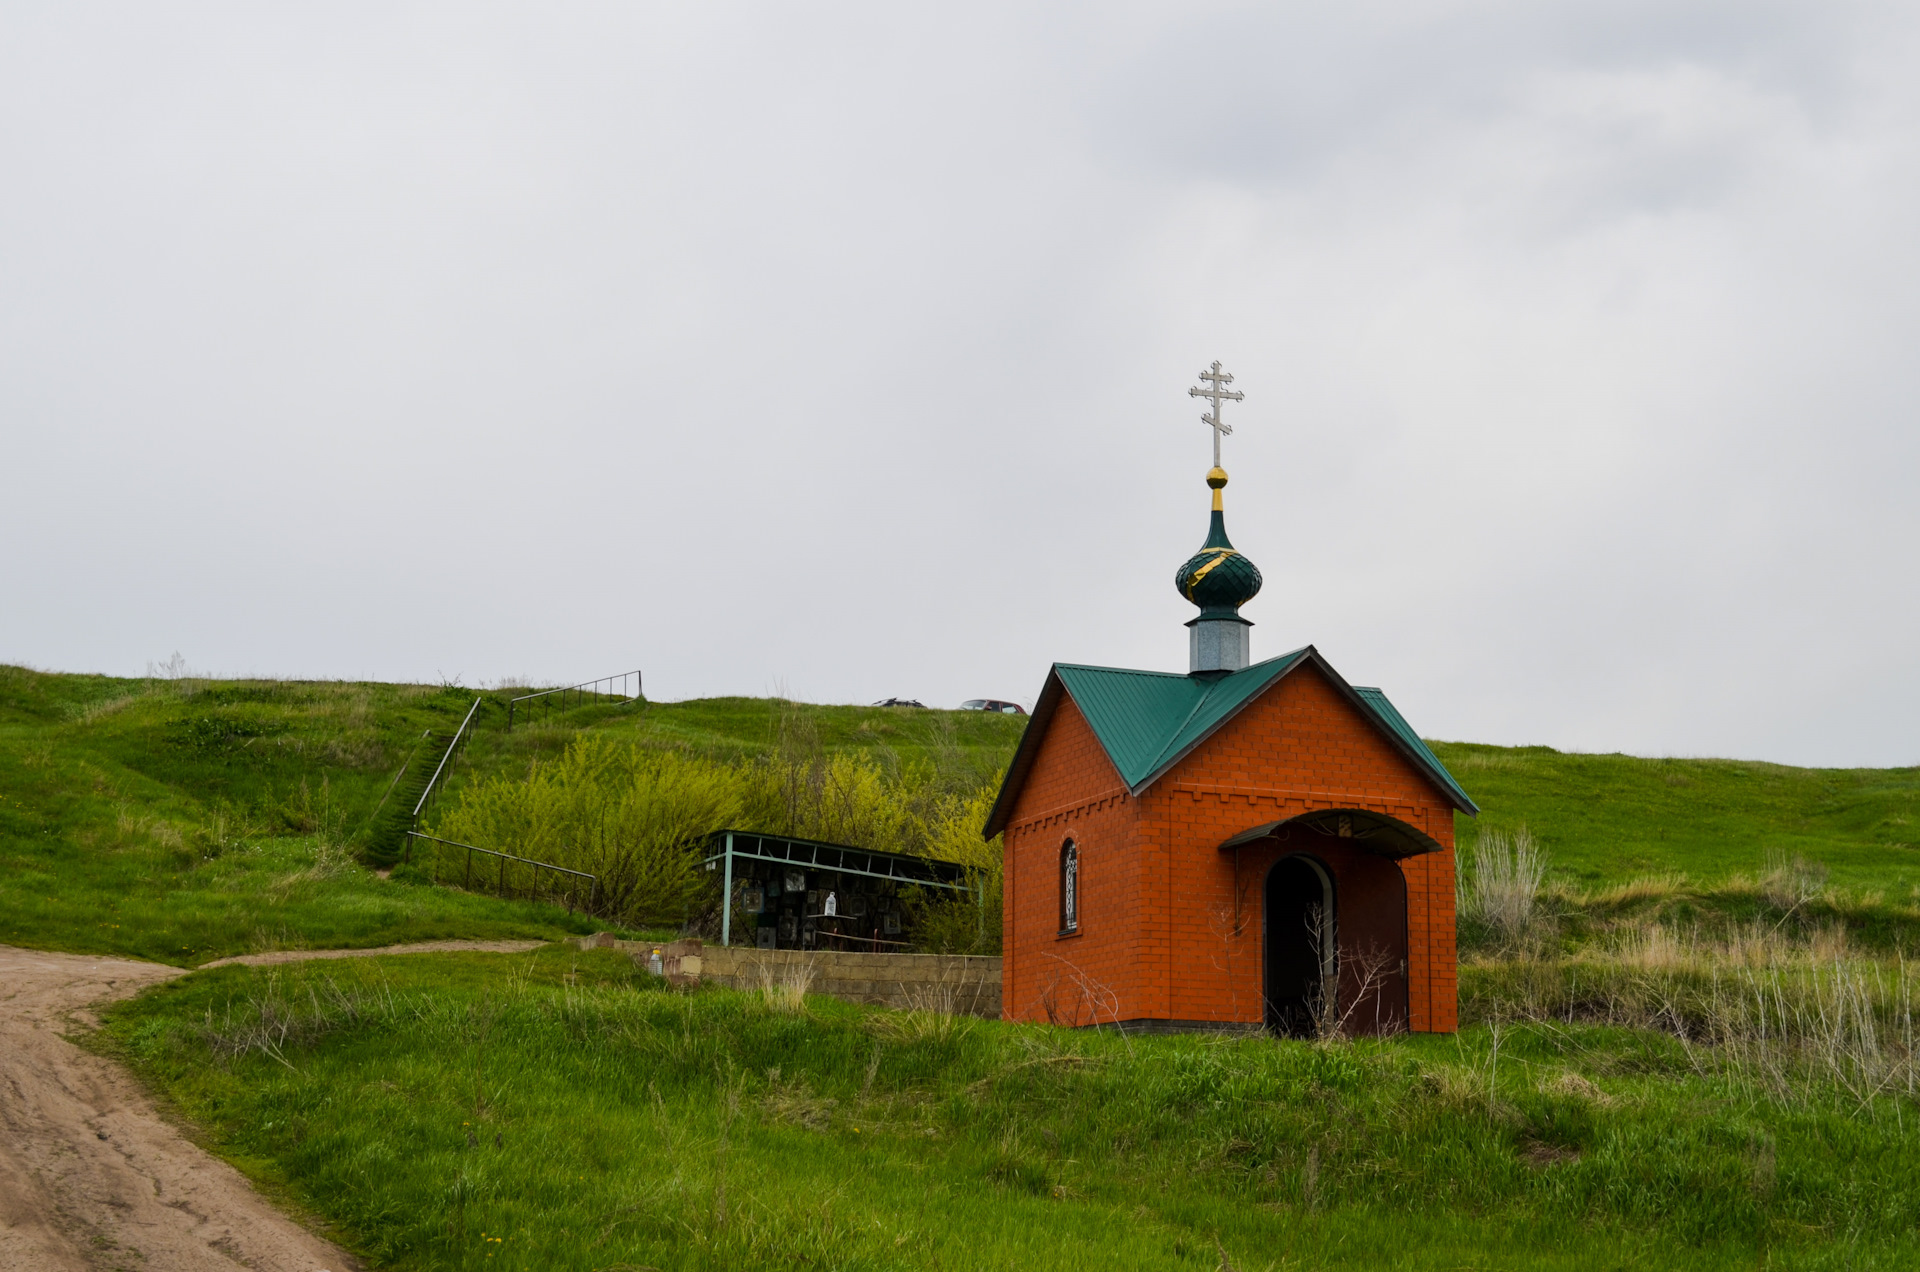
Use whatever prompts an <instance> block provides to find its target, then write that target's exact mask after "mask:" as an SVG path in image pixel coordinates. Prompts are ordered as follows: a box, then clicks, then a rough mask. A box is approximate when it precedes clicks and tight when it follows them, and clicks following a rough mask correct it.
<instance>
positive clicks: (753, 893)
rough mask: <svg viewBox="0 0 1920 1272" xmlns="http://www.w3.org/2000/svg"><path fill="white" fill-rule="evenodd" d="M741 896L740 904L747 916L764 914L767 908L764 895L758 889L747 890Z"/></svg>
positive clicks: (765, 895)
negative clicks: (744, 908)
mask: <svg viewBox="0 0 1920 1272" xmlns="http://www.w3.org/2000/svg"><path fill="white" fill-rule="evenodd" d="M741 896H742V898H743V901H742V904H743V905H744V906H745V907H746V911H747V913H748V914H761V913H764V912H765V910H766V908H767V894H766V893H764V892H762V891H761V890H760V889H758V888H748V889H747V890H746V891H745V892H744V893H742V894H741Z"/></svg>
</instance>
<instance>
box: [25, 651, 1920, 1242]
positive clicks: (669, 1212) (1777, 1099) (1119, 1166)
mask: <svg viewBox="0 0 1920 1272" xmlns="http://www.w3.org/2000/svg"><path fill="white" fill-rule="evenodd" d="M475 696H476V695H475V694H474V693H473V692H472V691H469V690H462V689H459V688H457V687H446V686H404V685H379V684H338V683H294V682H216V683H206V682H196V681H167V680H115V679H109V678H106V677H91V676H62V675H52V674H46V673H39V672H32V671H26V670H22V669H17V668H6V669H0V940H4V941H8V942H13V943H18V944H24V945H33V946H41V947H52V948H63V949H73V950H87V951H100V952H112V953H122V954H135V955H140V956H144V957H149V958H155V959H160V960H162V961H166V962H171V963H177V964H184V965H193V964H198V963H201V962H204V961H206V960H208V959H211V958H214V957H217V956H219V955H222V954H228V953H234V952H238V951H241V950H245V949H249V948H255V947H261V946H273V945H290V946H299V945H311V946H321V945H355V946H367V945H379V944H385V943H388V942H392V941H400V940H411V939H422V938H428V937H445V936H474V937H478V936H515V935H523V936H534V937H546V938H552V937H557V936H561V935H564V934H566V933H567V932H569V931H573V930H584V929H585V928H587V927H588V926H590V925H589V924H587V923H585V922H584V921H579V920H575V921H572V922H569V920H568V918H567V916H566V915H565V914H564V913H563V912H561V911H558V910H555V909H553V908H551V907H544V906H535V905H527V904H516V903H508V902H502V901H500V900H497V899H495V898H491V897H487V896H482V895H470V894H465V893H462V892H459V891H456V890H452V889H446V888H440V887H435V886H430V885H428V884H427V883H425V882H424V881H422V880H420V879H418V878H417V877H415V876H412V875H410V874H409V871H408V869H407V868H405V867H403V868H401V869H399V870H396V871H394V872H393V876H392V877H391V878H388V877H383V876H382V874H381V873H379V872H377V871H375V870H372V869H369V868H368V867H367V866H366V865H365V864H363V863H362V861H361V860H360V854H361V851H362V849H364V848H365V847H366V845H367V844H368V843H369V841H370V839H371V838H372V837H373V836H375V835H376V833H377V829H378V821H379V818H378V817H377V816H376V810H378V809H379V806H380V803H381V799H382V797H383V794H384V792H386V791H387V790H388V789H389V788H391V787H393V786H394V779H395V775H396V773H397V772H398V771H399V770H400V769H401V766H402V765H403V764H405V763H407V762H408V758H409V756H411V755H417V754H419V753H420V750H421V747H422V746H423V745H426V746H429V747H430V746H431V743H430V742H429V743H423V741H422V735H423V734H424V733H427V732H429V731H432V732H434V733H435V734H436V735H438V736H440V737H443V738H444V737H445V736H446V735H448V734H449V733H450V732H451V730H452V729H453V728H454V727H456V726H457V724H458V722H459V721H460V719H462V718H463V717H464V715H465V713H466V712H467V710H468V708H469V707H470V706H471V705H472V702H473V699H474V697H475ZM479 696H481V697H482V699H483V703H482V708H481V712H480V715H479V717H478V718H479V720H480V724H481V728H480V731H479V733H478V734H477V735H476V736H475V738H474V741H473V743H472V745H471V746H470V747H469V748H468V749H467V750H466V751H465V752H464V753H463V754H462V755H461V757H460V759H459V762H458V764H457V765H456V767H455V770H454V781H455V782H456V784H458V783H469V782H473V781H476V780H479V779H484V778H486V777H488V776H491V775H498V774H511V773H515V772H517V771H520V770H522V769H524V767H525V766H526V765H527V764H528V763H530V762H531V761H533V760H534V759H536V758H539V757H543V756H551V755H555V754H558V753H559V752H560V751H561V750H562V749H563V748H565V747H566V746H567V745H568V744H569V742H570V741H571V740H572V739H574V738H576V737H578V736H580V735H581V733H582V731H583V730H593V731H598V732H603V733H606V734H608V735H612V736H616V737H628V738H632V739H634V740H636V741H639V742H641V743H644V744H646V745H653V746H670V747H679V748H686V749H688V750H691V751H693V752H696V753H698V754H701V755H706V756H710V757H714V758H719V759H742V758H750V757H754V756H760V755H774V754H777V753H779V752H780V751H781V749H782V748H790V747H793V746H795V745H797V744H798V745H806V746H816V745H817V746H818V747H820V748H824V749H826V750H829V751H831V750H847V749H854V750H858V751H860V752H861V753H863V754H865V755H867V756H870V757H872V758H873V759H874V760H876V761H877V762H878V764H879V765H880V767H882V768H883V769H885V770H887V771H890V772H899V773H906V772H908V771H910V770H916V768H917V767H921V766H931V767H937V768H939V769H941V770H942V771H945V772H950V773H961V774H963V775H964V774H971V775H974V776H978V777H980V779H981V780H983V781H984V780H987V779H989V778H991V776H992V775H994V774H996V773H997V772H999V771H1000V769H1001V768H1002V767H1004V764H1005V762H1006V760H1007V758H1008V757H1009V756H1010V754H1011V751H1012V748H1013V746H1014V745H1015V744H1016V743H1017V740H1018V737H1019V733H1020V729H1021V727H1022V725H1023V723H1024V721H1022V720H1020V719H1017V718H1008V717H1000V716H985V715H979V714H972V713H953V712H933V711H915V710H903V709H879V708H866V707H802V706H796V705H794V704H790V703H781V702H770V701H766V700H757V699H717V700H710V701H702V702H687V703H672V704H667V703H643V704H634V705H631V706H620V707H616V706H600V707H588V708H582V709H579V710H577V711H573V712H570V713H567V714H565V715H561V716H555V717H552V718H550V719H547V720H544V721H541V722H539V723H537V724H535V725H533V726H531V727H518V726H517V727H516V728H515V729H514V731H513V732H512V733H511V734H508V733H507V732H505V730H504V728H503V725H504V697H503V695H500V694H495V693H489V694H484V695H479ZM1435 749H1436V750H1437V751H1438V752H1439V754H1440V755H1441V757H1442V758H1443V759H1444V760H1445V761H1446V762H1447V764H1448V765H1449V766H1450V767H1451V768H1452V769H1453V770H1454V772H1455V773H1456V774H1457V775H1458V776H1459V777H1460V779H1461V780H1462V782H1463V783H1464V784H1465V785H1466V787H1467V789H1468V790H1469V791H1470V792H1472V793H1473V795H1474V796H1475V798H1476V799H1477V800H1478V801H1479V802H1480V803H1481V805H1482V806H1483V808H1484V809H1485V814H1484V816H1483V817H1482V818H1480V819H1478V820H1477V821H1475V820H1471V819H1461V821H1460V823H1459V837H1460V841H1461V844H1462V846H1463V848H1466V849H1468V850H1469V851H1468V852H1467V854H1466V856H1467V857H1468V858H1471V856H1472V853H1471V848H1472V845H1473V844H1474V843H1475V842H1476V841H1477V840H1478V839H1479V838H1480V837H1481V836H1482V835H1485V834H1488V833H1490V832H1492V833H1503V832H1512V831H1515V830H1517V829H1519V828H1521V827H1525V828H1526V829H1527V830H1528V831H1529V832H1530V833H1531V834H1532V835H1533V836H1534V837H1535V838H1536V839H1537V841H1538V842H1539V843H1540V844H1541V845H1542V846H1543V848H1544V851H1545V853H1546V854H1547V860H1548V863H1549V868H1548V883H1549V887H1548V890H1547V894H1546V896H1545V898H1544V901H1543V904H1542V907H1541V913H1540V915H1539V916H1538V917H1537V919H1536V921H1534V922H1533V923H1532V924H1531V925H1529V926H1528V927H1527V928H1526V929H1525V930H1524V931H1520V932H1500V931H1492V930H1487V931H1474V930H1469V931H1468V932H1467V933H1466V935H1467V936H1468V937H1469V938H1471V939H1470V941H1469V957H1468V958H1467V960H1466V965H1465V966H1464V967H1463V969H1462V978H1461V986H1462V1000H1463V1016H1464V1019H1465V1020H1466V1021H1467V1022H1468V1023H1467V1026H1466V1028H1464V1029H1463V1030H1462V1032H1461V1033H1460V1034H1459V1035H1458V1036H1456V1037H1450V1038H1428V1037H1401V1038H1395V1039H1388V1040H1381V1041H1359V1042H1350V1041H1343V1040H1330V1041H1322V1042H1317V1043H1307V1042H1294V1041H1282V1042H1274V1041H1270V1040H1236V1041H1225V1040H1220V1039H1207V1038H1121V1037H1115V1036H1109V1035H1101V1034H1093V1033H1087V1032H1077V1031H1068V1030H1056V1029H1052V1028H1048V1027H1044V1026H1028V1025H1006V1024H1000V1023H998V1022H971V1021H966V1020H956V1019H955V1018H953V1017H951V1016H944V1015H939V1014H937V1013H933V1012H913V1013H891V1012H884V1011H879V1010H874V1009H865V1008H857V1007H851V1006H848V1005H845V1004H839V1003H834V1002H831V1001H825V1000H819V999H812V998H809V999H806V1000H805V1001H804V1003H802V1004H801V1005H799V1006H798V1007H797V1009H796V1007H795V1006H794V1005H793V1004H792V1003H791V1002H789V1001H786V1000H783V999H782V997H781V996H780V995H778V994H768V995H756V994H740V993H733V992H730V991H726V990H720V989H716V988H713V987H706V988H702V989H701V990H699V991H698V992H695V993H691V994H674V993H668V992H666V991H665V990H664V989H663V988H662V986H661V985H660V984H659V983H658V982H656V981H654V980H652V979H651V978H649V977H645V976H642V975H638V974H636V972H635V971H634V969H633V968H632V966H631V965H630V964H628V963H626V962H625V961H623V960H621V959H619V958H618V957H616V956H615V955H612V954H611V953H601V952H594V953H581V952H579V951H575V950H573V949H570V948H567V947H564V946H557V945H556V946H548V947H546V948H545V949H543V950H541V951H538V952H536V953H535V954H532V955H524V956H511V957H509V956H495V955H468V956H454V957H445V958H431V959H429V958H418V957H416V958H412V959H380V960H369V961H367V962H365V963H361V964H358V965H345V964H339V963H331V964H309V965H302V966H291V967H286V968H265V969H253V968H232V967H230V968H224V969H217V970H212V971H207V972H203V973H200V974H198V975H195V976H192V977H188V978H184V979H182V980H180V981H177V982H174V983H173V984H170V985H168V986H165V987H162V988H161V989H159V990H157V991H155V992H153V993H150V994H148V995H145V996H143V997H142V998H140V999H138V1000H135V1001H133V1002H130V1003H127V1004H123V1005H121V1006H120V1007H118V1008H116V1009H114V1010H113V1011H112V1012H111V1013H110V1018H109V1027H108V1030H107V1033H106V1034H105V1035H104V1036H103V1038H102V1039H101V1040H100V1045H103V1046H106V1047H109V1048H110V1049H113V1050H114V1051H116V1052H117V1053H118V1054H120V1055H122V1056H123V1057H125V1058H126V1059H127V1060H128V1061H129V1062H130V1063H132V1064H133V1065H134V1066H135V1067H136V1068H137V1069H138V1071H139V1072H141V1073H142V1074H143V1075H144V1076H145V1077H146V1078H147V1080H148V1081H150V1082H151V1083H153V1084H154V1085H155V1086H156V1087H157V1088H159V1089H161V1090H163V1091H164V1092H165V1093H166V1094H167V1096H168V1097H169V1098H170V1099H171V1101H172V1102H173V1103H174V1105H175V1106H176V1107H178V1108H179V1109H181V1110H182V1111H184V1112H185V1113H186V1114H188V1115H189V1116H191V1117H192V1118H193V1119H194V1120H195V1122H196V1124H197V1126H198V1127H199V1129H200V1131H201V1132H202V1134H203V1135H204V1136H205V1137H206V1139H207V1141H208V1142H209V1143H210V1144H211V1145H212V1146H213V1147H214V1148H216V1149H217V1150H218V1151H219V1152H221V1153H222V1154H223V1155H225V1156H226V1157H227V1158H228V1159H229V1160H231V1161H233V1162H235V1163H236V1164H237V1165H239V1166H240V1167H241V1168H242V1169H243V1170H245V1171H247V1172H248V1173H249V1174H250V1175H251V1176H252V1177H253V1178H255V1179H256V1180H258V1181H260V1182H261V1183H262V1184H263V1185H265V1186H266V1187H268V1188H269V1189H271V1190H277V1191H282V1192H284V1193H286V1194H289V1195H292V1196H294V1197H296V1198H297V1199H298V1200H299V1201H300V1202H301V1203H302V1204H303V1205H304V1206H306V1207H308V1208H309V1209H310V1210H311V1211H312V1212H314V1213H317V1214H319V1215H321V1216H323V1217H324V1218H325V1219H326V1220H327V1221H328V1222H330V1223H332V1224H334V1225H337V1229H338V1234H339V1235H340V1236H341V1238H342V1239H343V1240H345V1241H347V1242H348V1243H349V1244H350V1245H352V1246H353V1247H354V1248H356V1249H357V1250H359V1251H360V1252H361V1253H362V1254H363V1255H364V1256H365V1257H367V1259H368V1260H369V1261H370V1263H371V1264H372V1265H374V1266H379V1267H395V1268H422V1269H425V1268H472V1269H480V1268H492V1267H513V1268H522V1269H530V1268H562V1267H565V1268H575V1267H591V1268H602V1269H608V1268H621V1267H624V1268H640V1267H655V1268H661V1269H666V1268H675V1269H705V1268H735V1267H743V1266H752V1267H763V1268H770V1269H789V1268H791V1269H800V1268H844V1269H864V1268H873V1269H881V1268H901V1267H916V1268H918V1267H926V1268H960V1267H967V1268H972V1267H995V1268H997V1267H1008V1268H1013V1267H1018V1268H1022V1269H1026V1268H1079V1267H1087V1266H1115V1267H1129V1268H1133V1267H1138V1268H1166V1269H1179V1268H1195V1269H1210V1270H1217V1269H1224V1268H1233V1269H1246V1270H1248V1272H1251V1270H1252V1269H1280V1268H1308V1267H1327V1268H1356V1269H1357V1268H1368V1269H1371V1268H1383V1267H1385V1268H1409V1269H1441V1268H1448V1269H1451V1268H1460V1267H1476V1268H1566V1269H1570V1270H1571V1269H1576V1268H1581V1269H1584V1268H1591V1267H1603V1268H1629V1267H1631V1268H1643V1267H1659V1268H1714V1269H1718V1268H1749V1267H1756V1266H1758V1267H1769V1268H1776V1269H1784V1268H1808V1269H1815V1268H1842V1267H1844V1268H1849V1269H1869V1268H1903V1267H1909V1266H1913V1264H1914V1263H1915V1262H1916V1257H1917V1256H1920V1250H1917V1249H1916V1233H1920V1171H1916V1170H1915V1169H1914V1168H1913V1166H1912V1164H1911V1163H1912V1162H1913V1161H1914V1160H1915V1158H1916V1148H1920V1144H1917V1143H1916V1141H1917V1140H1920V1039H1917V1038H1916V1035H1915V1033H1914V1027H1913V1020H1914V1015H1915V1013H1914V1005H1915V1004H1914V1001H1913V1000H1914V998H1915V997H1916V992H1915V991H1916V989H1917V988H1920V985H1916V983H1915V981H1914V979H1912V978H1910V976H1909V973H1908V970H1907V966H1906V963H1905V962H1904V959H1903V957H1902V956H1901V954H1900V953H1897V952H1896V951H1905V950H1906V949H1907V948H1909V947H1910V946H1911V944H1912V941H1911V937H1912V936H1913V935H1915V934H1916V933H1920V891H1916V887H1917V885H1920V865H1917V864H1916V851H1917V841H1916V836H1915V834H1914V822H1913V818H1914V803H1915V796H1916V794H1920V771H1916V770H1913V769H1900V770H1846V771H1841V770H1809V769H1791V768H1783V767H1780V766H1774V765H1766V764H1756V763H1734V762H1723V761H1711V760H1706V761H1668V760H1644V759H1635V758H1632V757H1627V756H1618V755H1567V754H1561V753H1557V752H1554V751H1550V750H1546V749H1543V748H1499V747H1488V746H1479V745H1473V744H1465V743H1438V744H1435ZM455 794H456V795H457V789H456V791H455ZM384 815H385V814H384V813H381V814H380V816H384ZM1782 871H1787V872H1788V874H1789V875H1790V876H1791V877H1790V879H1789V882H1792V883H1793V884H1794V889H1793V890H1792V895H1790V896H1783V895H1779V892H1780V888H1781V886H1782V885H1781V883H1780V877H1781V873H1782ZM409 878H413V881H412V882H408V881H407V880H408V879H409ZM1907 1113H1914V1114H1915V1115H1916V1127H1915V1129H1914V1130H1908V1129H1907V1127H1906V1114H1907Z"/></svg>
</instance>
